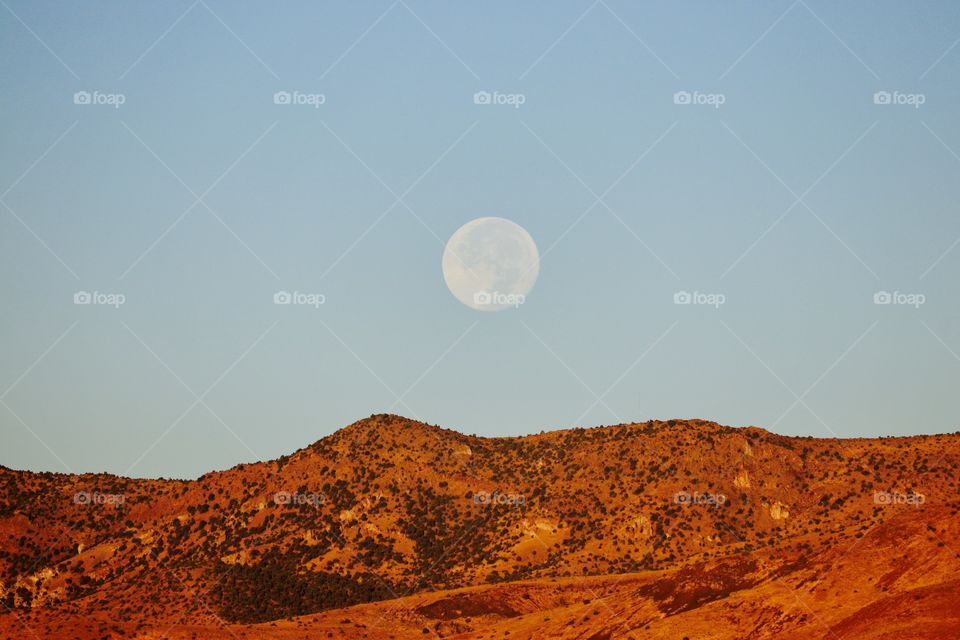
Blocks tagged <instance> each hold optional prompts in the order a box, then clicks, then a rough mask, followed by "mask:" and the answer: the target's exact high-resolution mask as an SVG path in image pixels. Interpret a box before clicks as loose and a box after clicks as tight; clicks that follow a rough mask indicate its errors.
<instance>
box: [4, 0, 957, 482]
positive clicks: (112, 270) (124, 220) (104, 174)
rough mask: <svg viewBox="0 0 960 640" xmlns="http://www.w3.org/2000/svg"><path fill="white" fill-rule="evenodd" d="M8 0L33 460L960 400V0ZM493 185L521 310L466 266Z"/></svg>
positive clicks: (953, 412) (12, 400) (8, 315)
mask: <svg viewBox="0 0 960 640" xmlns="http://www.w3.org/2000/svg"><path fill="white" fill-rule="evenodd" d="M0 5H2V6H0V86H2V91H0V123H2V124H0V136H2V137H0V194H2V195H0V299H2V305H0V464H2V465H5V466H8V467H12V468H17V469H31V470H37V471H40V470H49V471H58V472H68V471H69V472H99V471H106V472H110V473H116V474H123V475H130V476H138V477H160V476H163V477H182V478H192V477H196V476H198V475H200V474H202V473H204V472H206V471H209V470H213V469H224V468H228V467H230V466H232V465H235V464H238V463H241V462H250V461H255V460H264V459H271V458H275V457H278V456H280V455H283V454H286V453H290V452H291V451H294V450H296V449H298V448H300V447H303V446H306V445H307V444H309V443H312V442H314V441H316V440H318V439H319V438H321V437H323V436H325V435H328V434H330V433H332V432H334V431H335V430H336V429H338V428H340V427H343V426H345V425H347V424H349V423H351V422H353V421H355V420H358V419H361V418H363V417H366V416H368V415H370V414H374V413H398V414H402V415H406V416H408V417H411V418H417V419H420V420H423V421H425V422H429V423H431V424H439V425H442V426H444V427H448V428H452V429H456V430H458V431H461V432H464V433H475V434H478V435H487V436H502V435H517V434H525V433H534V432H539V431H541V430H551V429H559V428H568V427H572V426H594V425H601V424H617V423H622V422H632V421H645V420H648V419H671V418H703V419H709V420H715V421H718V422H720V423H723V424H729V425H734V426H741V425H757V426H761V427H764V428H767V429H770V430H771V431H775V432H778V433H783V434H789V435H811V436H816V437H859V436H889V435H906V434H920V433H942V432H953V431H956V430H957V429H958V423H960V413H958V411H957V403H958V394H957V392H956V391H957V388H958V384H957V383H958V380H960V320H958V318H960V299H958V290H957V282H958V277H957V276H958V274H960V247H958V244H960V215H957V214H958V210H957V202H958V201H960V197H958V196H960V179H958V178H960V155H958V154H960V121H958V120H957V118H956V105H957V103H958V101H960V45H958V39H960V5H958V4H957V3H955V2H951V1H931V2H925V3H922V4H914V3H902V2H844V3H839V4H837V3H829V2H820V1H814V0H797V1H795V2H790V1H781V0H776V1H770V2H762V3H761V2H737V3H726V2H725V3H715V2H685V3H676V2H639V3H638V2H624V1H622V0H597V1H596V2H591V1H589V0H584V1H575V2H574V1H570V2H566V1H559V2H524V3H514V2H485V3H450V2H435V1H431V2H422V1H420V0H397V1H396V2H391V1H389V0H386V1H379V0H378V1H371V2H363V3H357V2H324V3H315V2H284V3H282V4H280V5H277V4H276V3H247V2H224V1H222V0H197V1H196V2H192V3H191V2H190V1H189V0H187V1H183V2H179V1H177V2H166V3H123V2H97V3H54V2H35V1H30V2H27V1H24V0H3V1H2V2H0ZM482 92H486V93H487V94H489V95H490V100H489V102H486V101H485V99H484V94H483V93H482ZM478 93H480V96H477V97H476V99H475V94H478ZM478 102H479V104H478ZM487 216H492V217H502V218H506V219H508V220H511V221H513V222H515V223H516V224H518V225H520V226H522V227H523V228H524V229H526V231H527V232H528V233H529V234H530V236H531V238H533V240H534V241H535V242H536V244H537V247H538V249H539V254H540V265H539V277H538V279H537V282H536V284H535V286H534V287H533V289H532V290H531V291H530V292H529V295H527V296H526V299H525V301H524V302H523V304H522V305H520V306H518V307H516V308H511V309H508V310H505V311H501V312H497V313H487V312H483V311H477V310H475V309H472V308H470V307H468V306H466V305H465V304H462V303H461V302H460V301H458V300H457V298H455V297H454V296H453V295H452V294H451V292H450V291H449V290H448V289H447V287H446V285H445V283H444V278H443V274H442V272H441V258H442V255H443V250H444V246H445V244H446V242H447V240H448V239H449V238H450V236H451V235H452V234H453V233H454V232H455V231H456V230H457V229H459V228H460V227H461V226H463V225H464V224H466V223H467V222H469V221H470V220H473V219H476V218H481V217H487ZM284 291H285V292H289V293H291V294H292V293H294V292H296V293H298V294H301V295H299V297H298V298H297V300H299V301H300V302H302V303H303V304H289V305H283V304H275V303H274V296H275V294H277V293H278V292H284ZM85 293H86V294H89V298H86V297H85ZM85 300H89V302H90V303H89V304H82V302H84V301H85ZM688 300H689V304H680V303H682V302H684V301H688ZM678 302H679V303H678Z"/></svg>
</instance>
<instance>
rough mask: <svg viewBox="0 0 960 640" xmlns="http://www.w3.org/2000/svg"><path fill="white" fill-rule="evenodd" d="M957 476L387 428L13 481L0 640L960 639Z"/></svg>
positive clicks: (622, 438)
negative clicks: (212, 467)
mask: <svg viewBox="0 0 960 640" xmlns="http://www.w3.org/2000/svg"><path fill="white" fill-rule="evenodd" d="M958 462H960V434H952V435H937V436H915V437H904V438H885V439H850V440H837V439H813V438H792V437H783V436H778V435H775V434H772V433H769V432H767V431H764V430H762V429H758V428H754V427H746V428H731V427H725V426H721V425H718V424H715V423H712V422H705V421H700V420H691V421H679V420H678V421H669V422H648V423H641V424H630V425H617V426H611V427H598V428H594V429H576V430H567V431H555V432H549V433H542V434H539V435H531V436H526V437H518V438H478V437H472V436H466V435H462V434H460V433H457V432H455V431H450V430H446V429H441V428H438V427H433V426H429V425H425V424H422V423H419V422H414V421H411V420H407V419H404V418H400V417H396V416H384V415H381V416H374V417H371V418H370V419H366V420H362V421H359V422H357V423H355V424H353V425H350V426H349V427H346V428H344V429H342V430H340V431H338V432H336V433H335V434H333V435H331V436H329V437H327V438H324V439H322V440H320V441H318V442H317V443H315V444H313V445H311V446H309V447H307V448H305V449H301V450H300V451H297V452H296V453H293V454H292V455H290V456H285V457H283V458H281V459H279V460H274V461H270V462H262V463H257V464H246V465H240V466H238V467H235V468H233V469H230V470H228V471H223V472H216V473H209V474H207V475H205V476H203V477H201V478H199V479H197V480H194V481H172V480H136V479H128V478H119V477H115V476H109V475H102V474H100V475H93V474H85V475H80V476H70V475H60V474H53V473H31V472H27V471H13V470H9V469H5V468H0V486H2V488H0V594H2V596H3V601H4V604H5V608H4V609H2V612H0V637H4V638H38V639H44V638H78V639H84V640H86V639H90V638H114V637H131V638H144V639H146V638H176V639H189V638H198V639H200V638H251V639H252V638H285V639H286V638H289V639H291V640H293V639H303V638H423V637H442V638H491V639H492V638H580V639H584V640H587V639H592V640H602V639H608V638H609V639H613V638H638V639H639V638H671V639H680V638H690V639H706V638H717V639H719V638H781V637H783V638H834V639H840V638H851V639H853V638H858V639H859V638H870V639H872V638H876V639H879V638H931V639H932V638H956V637H960V518H958V512H960V470H958Z"/></svg>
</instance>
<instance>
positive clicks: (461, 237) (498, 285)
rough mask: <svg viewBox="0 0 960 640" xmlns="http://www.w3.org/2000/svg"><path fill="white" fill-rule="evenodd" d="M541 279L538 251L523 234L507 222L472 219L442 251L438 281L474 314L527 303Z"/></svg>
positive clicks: (498, 219)
mask: <svg viewBox="0 0 960 640" xmlns="http://www.w3.org/2000/svg"><path fill="white" fill-rule="evenodd" d="M539 275H540V252H539V251H537V243H536V242H534V241H533V238H532V237H530V234H529V233H527V230H526V229H524V228H523V227H521V226H520V225H518V224H517V223H516V222H513V221H511V220H507V219H506V218H494V217H488V218H477V219H476V220H471V221H470V222H468V223H466V224H465V225H463V226H462V227H460V228H459V229H457V230H456V232H454V234H453V235H452V236H450V239H449V240H448V241H447V246H446V248H445V249H444V250H443V280H444V282H446V283H447V288H448V289H450V293H452V294H453V295H454V297H456V299H457V300H459V301H460V302H462V303H463V304H465V305H466V306H468V307H470V308H471V309H476V310H477V311H487V312H493V311H503V310H504V309H512V308H517V307H519V306H520V305H521V304H523V303H524V302H525V301H526V297H527V294H529V293H530V290H531V289H533V285H534V283H536V281H537V276H539Z"/></svg>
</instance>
